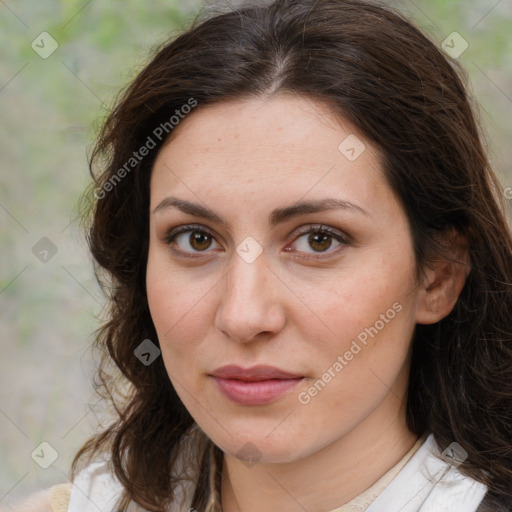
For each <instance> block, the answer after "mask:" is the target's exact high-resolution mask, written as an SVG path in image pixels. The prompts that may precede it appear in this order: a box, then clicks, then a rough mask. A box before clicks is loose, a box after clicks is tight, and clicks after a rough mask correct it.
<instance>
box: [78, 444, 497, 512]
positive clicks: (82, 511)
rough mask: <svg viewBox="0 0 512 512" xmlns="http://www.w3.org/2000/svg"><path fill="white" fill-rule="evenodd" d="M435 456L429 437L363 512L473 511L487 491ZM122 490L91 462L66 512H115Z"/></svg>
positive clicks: (181, 508)
mask: <svg viewBox="0 0 512 512" xmlns="http://www.w3.org/2000/svg"><path fill="white" fill-rule="evenodd" d="M436 455H437V456H436ZM439 456H440V453H439V450H438V449H437V446H436V443H435V440H434V436H433V434H430V435H429V436H428V438H427V439H426V441H425V442H424V443H423V444H422V445H421V446H420V448H419V449H418V450H417V451H416V453H414V455H413V456H412V457H411V458H410V459H409V461H408V462H407V463H406V464H405V466H403V468H402V469H401V470H400V471H399V473H398V474H397V475H396V476H395V478H394V479H393V480H392V481H391V483H389V484H388V485H387V486H386V487H385V488H384V490H383V491H382V492H381V493H380V494H379V495H378V496H377V497H376V498H375V499H374V500H373V501H372V502H371V504H370V505H369V506H368V507H367V508H366V510H365V512H475V511H476V510H477V508H478V506H479V504H480V503H481V501H482V500H483V498H484V496H485V494H486V492H487V490H488V489H487V486H486V485H484V484H482V483H480V482H478V481H476V480H474V479H472V478H470V477H468V476H466V475H464V474H462V473H461V472H460V471H459V470H458V469H457V468H456V467H455V466H454V465H453V464H450V463H448V462H447V461H446V460H443V459H441V458H439ZM122 491H123V488H122V486H121V484H120V483H119V482H118V481H117V480H116V479H115V477H114V476H113V475H112V474H111V473H110V472H109V468H108V464H107V462H106V461H104V460H102V461H98V462H95V463H92V464H90V465H89V466H87V467H86V468H85V469H84V470H83V471H82V472H80V473H79V474H78V475H77V477H76V479H75V481H74V483H73V487H72V490H71V497H70V501H69V507H68V512H99V511H101V512H117V510H116V508H115V505H116V502H117V501H118V500H119V497H120V495H121V494H122ZM193 491H194V485H193V484H192V483H191V482H186V483H184V484H183V486H182V487H181V488H180V492H179V495H180V496H181V498H182V501H181V503H179V504H178V503H177V504H176V505H173V507H172V508H171V509H170V511H169V512H188V511H189V509H190V508H191V501H192V495H193ZM345 510H347V511H349V510H350V509H348V508H344V507H343V506H342V507H340V508H337V509H335V510H334V511H331V512H345ZM136 511H137V512H140V511H142V509H141V508H139V507H138V506H136V504H132V505H131V506H130V507H129V509H128V511H127V512H136Z"/></svg>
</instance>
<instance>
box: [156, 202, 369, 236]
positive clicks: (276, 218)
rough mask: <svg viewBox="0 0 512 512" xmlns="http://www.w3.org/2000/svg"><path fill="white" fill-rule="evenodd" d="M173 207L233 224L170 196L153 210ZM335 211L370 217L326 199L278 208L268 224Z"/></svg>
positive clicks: (351, 207) (209, 211)
mask: <svg viewBox="0 0 512 512" xmlns="http://www.w3.org/2000/svg"><path fill="white" fill-rule="evenodd" d="M171 207H174V208H177V209H178V210H180V211H182V212H183V213H188V214H190V215H194V216H195V217H202V218H204V219H208V220H210V221H212V222H217V223H219V224H223V225H225V226H227V227H228V228H231V224H230V223H229V222H227V221H225V220H224V219H223V218H222V217H220V216H219V215H218V214H217V213H215V212H214V211H213V210H211V209H210V208H208V207H206V206H202V205H200V204H196V203H191V202H190V201H186V200H185V199H179V198H177V197H173V196H169V197H166V198H165V199H163V200H162V201H161V202H160V203H159V204H158V206H157V207H156V208H155V209H154V210H153V213H157V212H160V211H162V210H165V209H167V208H171ZM335 209H344V210H349V211H353V212H357V213H360V214H363V215H367V216H369V213H368V212H367V211H366V210H363V208H361V207H360V206H358V205H356V204H354V203H351V202H350V201H345V200H343V199H336V198H330V197H328V198H324V199H316V200H310V201H300V202H298V203H294V204H291V205H289V206H284V207H282V208H276V209H275V210H272V212H271V213H270V215H269V217H268V222H269V224H270V226H271V227H275V226H277V225H278V224H281V223H283V222H286V221H288V220H290V219H293V218H295V217H298V216H300V215H305V214H308V213H318V212H324V211H327V210H335Z"/></svg>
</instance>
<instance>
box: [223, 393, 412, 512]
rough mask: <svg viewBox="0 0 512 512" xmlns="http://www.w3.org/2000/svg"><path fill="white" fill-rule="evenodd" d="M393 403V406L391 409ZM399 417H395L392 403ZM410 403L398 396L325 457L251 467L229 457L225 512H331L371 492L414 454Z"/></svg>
mask: <svg viewBox="0 0 512 512" xmlns="http://www.w3.org/2000/svg"><path fill="white" fill-rule="evenodd" d="M386 401H389V402H388V403H385V402H386ZM393 401H394V405H395V407H394V408H395V409H396V414H394V415H391V416H390V414H389V412H390V403H393ZM416 440H417V436H416V435H415V434H413V433H411V432H410V431H409V430H408V428H407V425H406V422H405V399H403V400H402V401H400V402H399V400H398V399H397V397H396V396H395V395H393V394H392V393H390V394H389V396H388V397H386V399H385V400H384V402H383V403H381V405H380V406H379V407H378V408H377V409H375V410H374V411H373V412H372V413H371V414H370V415H369V416H368V417H367V418H365V420H364V421H363V422H361V423H360V424H359V425H358V426H357V427H356V428H354V429H353V430H351V431H350V432H348V433H347V434H346V435H344V436H342V437H340V438H339V439H337V440H336V441H335V442H334V443H331V444H329V445H328V446H326V447H324V448H323V449H321V450H320V451H317V452H316V453H313V454H312V455H310V456H308V457H306V458H303V459H300V460H295V461H292V462H286V463H280V464H255V465H254V466H247V465H246V464H244V462H243V461H241V460H239V459H237V458H236V457H233V456H231V455H229V454H225V456H224V465H223V469H222V487H221V497H222V498H221V499H222V510H223V512H260V511H261V510H265V511H268V512H278V511H279V512H281V511H283V510H286V511H287V512H304V510H307V511H308V512H325V511H330V510H333V509H335V508H338V507H340V506H342V505H344V504H345V503H347V502H349V501H350V500H351V499H353V498H355V497H356V496H358V495H359V494H361V493H362V492H363V491H365V490H366V489H368V488H369V487H371V486H372V485H373V484H374V483H375V482H376V481H377V480H378V479H379V478H380V477H381V476H382V475H384V474H385V473H386V472H387V471H388V470H389V469H391V468H392V467H393V466H394V465H395V464H397V463H398V462H399V461H400V459H401V458H402V457H403V456H404V455H405V454H406V453H407V452H408V451H409V450H410V449H411V447H412V446H413V444H414V443H415V441H416Z"/></svg>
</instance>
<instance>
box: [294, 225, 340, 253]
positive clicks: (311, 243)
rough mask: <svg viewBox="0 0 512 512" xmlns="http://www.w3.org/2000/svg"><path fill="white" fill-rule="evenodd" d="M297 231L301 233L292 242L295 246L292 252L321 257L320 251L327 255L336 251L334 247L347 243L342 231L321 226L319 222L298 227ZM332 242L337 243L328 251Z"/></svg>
mask: <svg viewBox="0 0 512 512" xmlns="http://www.w3.org/2000/svg"><path fill="white" fill-rule="evenodd" d="M299 233H302V235H301V236H299V237H297V238H296V240H295V242H294V243H293V245H294V246H295V247H296V250H294V251H293V252H302V253H305V254H313V255H315V254H317V255H318V257H322V254H321V253H324V252H325V253H327V254H326V255H325V257H329V256H330V255H331V254H334V253H337V252H338V251H337V250H336V249H338V248H343V247H344V246H346V245H349V240H348V239H347V237H346V236H345V235H344V234H343V233H342V232H338V231H337V230H334V229H331V228H329V227H327V226H322V225H321V224H317V225H315V226H304V227H302V228H300V230H299ZM333 243H335V244H338V245H337V246H335V248H334V249H333V250H332V251H328V250H329V249H330V248H331V247H332V246H333ZM311 249H312V250H311Z"/></svg>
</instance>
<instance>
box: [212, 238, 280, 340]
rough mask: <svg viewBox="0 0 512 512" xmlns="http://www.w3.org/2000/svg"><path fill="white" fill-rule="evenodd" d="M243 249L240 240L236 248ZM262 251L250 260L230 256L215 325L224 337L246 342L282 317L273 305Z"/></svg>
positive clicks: (275, 326) (274, 298)
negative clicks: (231, 259) (230, 260)
mask: <svg viewBox="0 0 512 512" xmlns="http://www.w3.org/2000/svg"><path fill="white" fill-rule="evenodd" d="M244 248H245V249H246V248H247V247H246V246H245V245H244V243H242V244H240V246H239V248H238V249H239V250H240V249H244ZM272 275H273V274H272V272H271V271H270V269H269V268H268V262H267V260H266V258H265V257H264V254H263V253H261V254H259V255H258V256H257V257H256V258H255V259H254V260H252V261H251V258H245V257H244V253H243V252H242V256H241V255H240V254H239V253H238V251H237V253H236V254H234V255H233V261H232V262H230V265H229V268H228V270H227V273H226V276H225V278H226V279H225V285H224V288H223V293H222V297H221V298H220V301H219V306H218V309H217V314H216V324H217V328H218V329H220V330H221V331H223V332H224V333H225V334H226V335H227V336H229V337H230V338H233V339H237V340H239V341H248V340H250V339H251V338H253V337H254V336H256V335H257V334H258V333H260V332H270V331H277V330H279V329H280V328H281V326H282V324H283V322H284V317H283V314H282V311H281V307H280V304H277V294H276V283H274V282H273V281H274V279H272Z"/></svg>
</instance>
